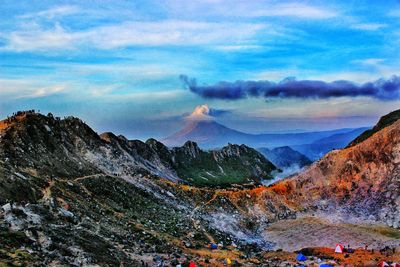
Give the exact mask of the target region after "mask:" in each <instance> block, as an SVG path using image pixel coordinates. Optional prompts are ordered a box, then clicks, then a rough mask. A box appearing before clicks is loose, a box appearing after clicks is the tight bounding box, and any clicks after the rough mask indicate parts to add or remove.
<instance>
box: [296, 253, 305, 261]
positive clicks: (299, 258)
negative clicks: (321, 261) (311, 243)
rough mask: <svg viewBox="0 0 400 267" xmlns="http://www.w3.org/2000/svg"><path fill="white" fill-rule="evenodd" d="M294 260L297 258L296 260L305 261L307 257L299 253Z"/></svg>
mask: <svg viewBox="0 0 400 267" xmlns="http://www.w3.org/2000/svg"><path fill="white" fill-rule="evenodd" d="M296 260H298V261H305V260H307V257H306V256H304V255H303V254H301V253H299V254H298V255H297V257H296Z"/></svg>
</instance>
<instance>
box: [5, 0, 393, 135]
mask: <svg viewBox="0 0 400 267" xmlns="http://www.w3.org/2000/svg"><path fill="white" fill-rule="evenodd" d="M0 10H1V13H0V14H1V15H0V16H1V20H0V116H1V117H5V116H6V115H9V114H10V113H12V112H14V111H16V110H21V109H31V108H35V109H39V110H41V112H43V113H46V112H50V111H51V112H53V113H55V114H57V115H60V116H64V115H75V116H79V117H81V118H83V119H84V120H85V121H87V122H88V123H89V124H90V125H91V126H93V127H94V128H95V129H96V130H97V131H99V132H101V131H113V132H115V133H118V134H120V133H121V134H124V135H126V136H127V137H129V138H147V137H150V136H154V137H157V138H160V137H163V136H165V135H167V134H169V133H171V132H173V131H175V130H178V128H180V127H181V126H182V124H183V123H184V121H185V115H184V114H186V113H187V112H190V111H191V110H193V109H194V107H195V106H197V105H200V104H204V103H207V104H208V105H209V106H210V107H212V108H214V109H216V110H224V111H226V112H220V113H219V115H218V116H217V117H216V120H218V121H220V122H221V123H224V124H226V125H228V126H230V127H233V128H235V129H239V130H243V131H247V132H267V131H287V130H293V129H305V130H317V129H332V128H341V127H356V126H365V125H372V124H373V123H374V122H375V121H376V120H377V118H378V117H379V116H381V115H383V114H385V113H387V112H389V111H391V110H394V109H398V108H399V107H400V101H399V98H397V97H394V98H393V99H389V100H388V99H385V100H381V99H377V98H374V97H371V96H351V97H350V96H340V97H329V98H324V99H320V98H306V99H303V98H293V97H274V98H264V97H245V98H243V99H237V100H228V99H218V98H213V99H210V98H204V97H202V96H201V95H199V94H195V93H193V92H192V91H190V90H188V89H187V88H185V87H184V86H183V85H182V82H181V81H180V79H179V75H181V74H185V75H187V76H189V77H193V78H196V79H197V81H198V83H199V84H202V85H212V84H216V83H218V82H219V81H227V82H235V81H236V80H246V81H247V80H249V81H259V80H268V81H272V82H279V81H281V80H283V79H284V78H286V77H296V78H297V79H300V80H302V79H307V80H320V81H324V82H332V81H335V80H347V81H351V82H352V83H355V84H363V83H365V82H370V81H371V82H372V81H375V80H377V79H379V78H385V79H389V78H390V77H391V76H392V75H399V74H400V63H399V62H400V60H399V59H400V51H399V50H400V30H399V29H400V27H399V26H400V2H399V1H329V2H327V1H256V0H255V1H219V0H209V1H207V0H206V1H183V0H182V1H149V0H148V1H8V0H5V1H1V2H0ZM396 90H397V88H396ZM399 90H400V89H399Z"/></svg>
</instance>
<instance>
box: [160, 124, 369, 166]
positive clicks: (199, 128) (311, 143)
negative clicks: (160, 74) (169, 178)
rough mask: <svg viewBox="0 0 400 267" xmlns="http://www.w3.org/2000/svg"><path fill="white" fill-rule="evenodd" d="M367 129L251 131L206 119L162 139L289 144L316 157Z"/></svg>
mask: <svg viewBox="0 0 400 267" xmlns="http://www.w3.org/2000/svg"><path fill="white" fill-rule="evenodd" d="M367 129H368V128H366V127H363V128H344V129H336V130H330V131H314V132H302V133H267V134H249V133H244V132H240V131H237V130H234V129H231V128H228V127H226V126H224V125H222V124H220V123H218V122H216V121H214V120H210V119H207V120H194V121H188V122H187V125H186V126H185V127H184V128H183V129H182V130H180V131H178V132H176V133H174V134H172V135H170V136H168V137H166V138H164V139H162V140H161V142H162V143H164V144H165V145H167V146H170V147H174V146H181V145H183V144H184V143H185V142H186V141H189V140H190V141H193V142H196V143H197V144H198V145H199V146H200V147H201V148H204V149H213V148H219V147H223V146H225V145H227V144H228V143H234V144H245V145H247V146H250V147H263V148H269V149H270V148H276V147H283V146H290V147H291V148H293V149H294V150H297V151H299V152H301V153H302V154H304V155H306V156H307V157H308V158H310V159H312V160H316V159H318V158H320V157H322V156H323V155H324V154H325V153H326V152H328V151H330V150H332V149H335V148H343V147H345V146H346V145H347V144H348V143H349V142H350V141H351V140H353V139H354V138H355V137H357V136H358V135H359V134H361V133H362V132H364V131H365V130H367Z"/></svg>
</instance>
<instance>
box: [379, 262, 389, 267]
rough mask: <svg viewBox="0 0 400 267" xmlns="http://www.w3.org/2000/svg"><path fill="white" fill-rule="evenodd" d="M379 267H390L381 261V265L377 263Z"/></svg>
mask: <svg viewBox="0 0 400 267" xmlns="http://www.w3.org/2000/svg"><path fill="white" fill-rule="evenodd" d="M379 267H390V266H389V264H388V263H387V262H385V261H382V262H381V263H379Z"/></svg>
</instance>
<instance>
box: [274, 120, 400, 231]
mask: <svg viewBox="0 0 400 267" xmlns="http://www.w3.org/2000/svg"><path fill="white" fill-rule="evenodd" d="M399 163H400V121H399V120H394V122H393V123H392V124H391V125H389V126H386V127H385V128H383V129H382V130H380V131H377V132H376V133H375V134H373V135H372V136H371V137H369V138H367V139H365V140H364V141H362V142H360V143H358V144H353V145H352V146H350V147H348V148H346V149H342V150H335V151H332V152H330V153H328V154H327V155H326V156H325V157H323V158H322V159H321V160H319V161H318V162H316V163H314V164H313V165H312V166H311V167H310V168H308V169H307V170H306V171H304V172H302V173H301V174H299V175H297V176H295V177H292V178H290V179H287V180H284V181H282V182H279V183H277V184H275V185H274V186H272V187H271V188H270V190H272V191H274V192H276V193H278V194H280V195H282V197H284V198H285V199H286V204H287V205H288V206H298V203H303V204H302V205H301V206H302V207H304V208H310V207H319V208H324V209H335V210H338V209H339V210H342V211H344V212H346V213H347V214H352V215H357V216H360V217H364V218H369V219H372V220H378V221H382V222H386V223H387V224H388V225H390V226H393V227H395V228H399V227H400V190H399V188H400V165H399Z"/></svg>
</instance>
